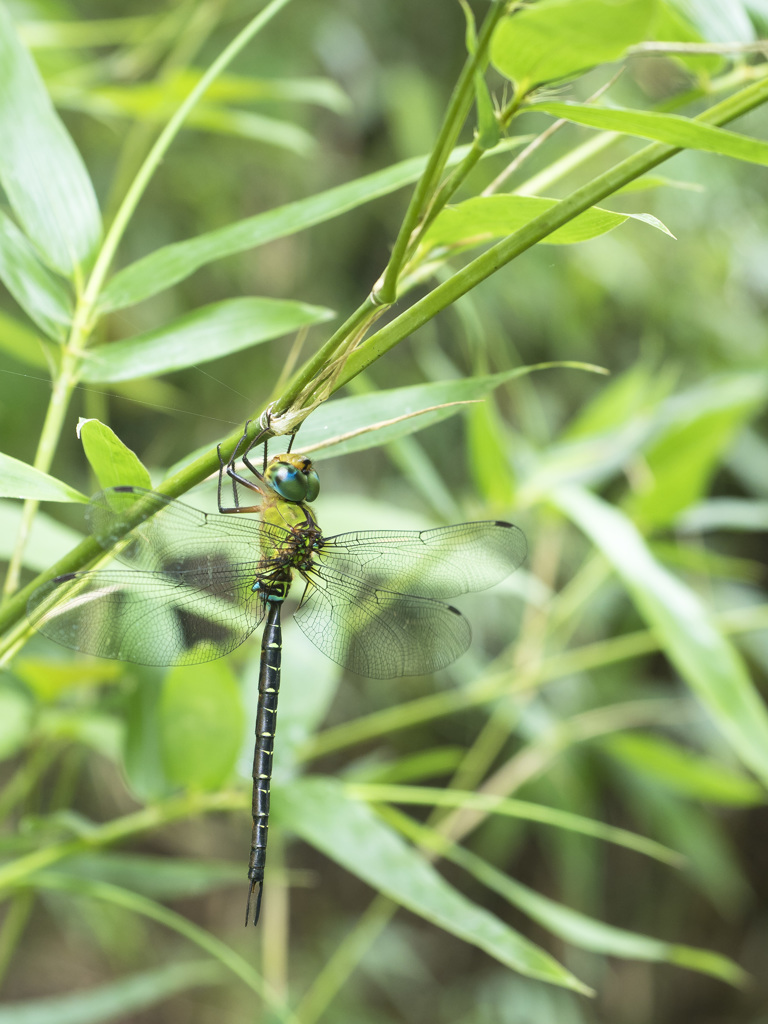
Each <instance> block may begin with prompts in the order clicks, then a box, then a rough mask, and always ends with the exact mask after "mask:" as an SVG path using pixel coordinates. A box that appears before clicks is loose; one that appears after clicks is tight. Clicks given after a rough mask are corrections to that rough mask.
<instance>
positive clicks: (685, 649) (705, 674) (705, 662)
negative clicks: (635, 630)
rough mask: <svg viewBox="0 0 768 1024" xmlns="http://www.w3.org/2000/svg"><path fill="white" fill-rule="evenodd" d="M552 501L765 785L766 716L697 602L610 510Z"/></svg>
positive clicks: (586, 500)
mask: <svg viewBox="0 0 768 1024" xmlns="http://www.w3.org/2000/svg"><path fill="white" fill-rule="evenodd" d="M552 498H553V501H554V503H555V504H556V505H557V506H558V507H559V508H560V509H561V510H562V511H563V512H564V513H565V514H566V515H567V516H568V517H569V518H570V519H572V520H573V522H575V523H576V525H577V526H578V527H579V528H580V529H581V530H582V531H583V532H584V533H586V534H587V536H588V537H590V539H591V540H592V542H593V543H594V544H595V546H596V547H597V548H599V549H600V550H601V551H602V552H603V554H604V555H605V557H606V558H607V559H608V561H609V562H610V563H611V564H612V565H613V567H614V569H615V570H616V572H617V573H618V575H619V576H620V577H621V579H622V581H623V583H624V585H625V587H626V588H627V590H628V591H629V593H630V595H631V597H632V599H633V601H634V603H635V605H636V606H637V609H638V611H639V612H640V614H641V615H642V616H643V618H644V619H645V621H646V622H647V623H648V625H649V626H650V627H651V628H652V629H653V630H654V631H655V632H656V634H657V636H658V637H659V640H660V642H661V645H662V647H663V649H664V651H665V653H666V654H667V657H668V658H669V659H670V661H671V662H672V664H673V665H674V666H675V668H676V669H677V670H678V672H679V673H680V675H681V676H682V677H683V679H685V681H686V682H687V683H688V685H689V686H690V687H691V689H692V690H693V691H694V693H696V694H697V696H698V697H699V699H700V700H701V702H702V703H703V704H704V706H705V707H706V708H707V709H708V711H709V713H710V714H711V716H712V718H713V719H714V721H715V722H716V724H717V725H718V726H719V728H720V729H721V730H722V732H723V733H724V735H725V736H726V737H727V738H728V739H729V740H730V742H731V745H732V746H733V749H734V751H735V752H736V753H737V754H738V756H739V757H740V758H741V759H742V761H743V762H744V764H746V765H747V766H748V767H749V768H751V769H752V771H754V772H755V774H756V775H758V776H759V778H760V779H761V780H762V782H763V784H764V785H768V712H767V711H766V709H765V706H764V704H763V702H762V700H761V699H760V697H759V695H758V694H757V691H756V690H755V688H754V686H753V684H752V681H751V680H750V678H749V674H748V672H747V669H746V666H745V665H744V662H743V660H742V658H741V656H740V655H739V653H738V651H737V650H736V648H735V647H733V645H732V644H731V643H730V642H729V641H728V640H726V638H725V637H724V636H722V635H721V633H720V632H719V631H718V629H717V627H716V626H715V624H714V623H713V621H712V618H711V616H710V614H709V613H708V611H707V610H706V608H705V607H704V606H703V604H702V603H701V601H700V600H699V598H698V597H697V595H696V594H695V593H694V592H693V591H692V590H690V589H689V588H688V587H686V586H685V584H683V583H682V582H681V581H680V580H679V579H677V578H676V577H675V576H673V575H672V574H671V573H669V572H667V571H666V569H664V568H662V566H661V565H659V564H658V562H656V561H655V560H654V558H653V557H652V555H651V553H650V552H649V550H648V548H647V546H646V544H645V541H644V540H643V538H642V537H641V535H640V533H639V532H638V531H637V529H636V528H635V526H634V525H633V524H632V522H631V521H630V520H629V519H628V518H627V517H626V516H625V515H624V514H623V513H622V512H620V511H619V510H618V509H615V508H612V507H611V506H610V505H608V504H606V503H605V502H604V501H602V500H601V499H600V498H598V497H596V496H595V495H593V494H591V493H589V492H587V491H584V490H581V489H578V488H575V487H570V488H565V487H564V488H561V489H559V490H557V491H555V492H554V494H553V496H552Z"/></svg>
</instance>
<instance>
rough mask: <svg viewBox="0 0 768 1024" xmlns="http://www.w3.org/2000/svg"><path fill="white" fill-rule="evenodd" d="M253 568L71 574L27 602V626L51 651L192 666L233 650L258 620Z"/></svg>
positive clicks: (260, 614)
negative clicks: (59, 647)
mask: <svg viewBox="0 0 768 1024" xmlns="http://www.w3.org/2000/svg"><path fill="white" fill-rule="evenodd" d="M257 572H258V566H256V565H254V564H251V565H244V566H236V567H232V566H228V567H226V568H221V567H218V568H215V567H209V566H208V567H203V566H197V567H196V568H195V569H191V570H183V571H179V572H175V573H173V572H143V571H140V570H127V571H120V570H115V571H112V570H111V569H104V570H101V569H99V570H95V571H94V572H80V573H71V574H69V575H67V576H60V577H58V578H57V579H55V580H52V581H51V582H49V583H47V584H46V585H45V586H43V587H40V588H39V589H38V590H36V591H35V593H34V594H33V595H32V597H31V598H30V600H29V605H28V608H27V611H28V613H29V616H30V618H31V620H32V623H33V625H34V626H35V627H36V628H37V629H39V630H40V632H41V633H43V634H44V635H45V636H47V637H49V638H50V639H51V640H55V641H56V643H59V644H63V645H64V646H65V647H71V648H73V649H74V650H77V651H83V652H85V653H86V654H95V655H98V656H99V657H101V658H116V659H118V660H120V661H132V662H135V663H136V664H139V665H194V664H197V663H199V662H203V661H213V660H214V659H215V658H221V657H223V656H224V655H225V654H228V653H229V652H230V651H232V650H234V649H235V648H236V647H239V646H240V644H241V643H243V641H244V640H245V639H246V638H247V637H248V636H249V635H250V634H251V633H252V632H253V630H254V629H255V628H256V626H258V624H259V622H260V621H261V619H262V618H263V615H264V609H263V602H262V600H261V598H260V597H259V595H258V594H256V593H254V592H253V589H252V587H253V583H254V580H255V579H256V576H257Z"/></svg>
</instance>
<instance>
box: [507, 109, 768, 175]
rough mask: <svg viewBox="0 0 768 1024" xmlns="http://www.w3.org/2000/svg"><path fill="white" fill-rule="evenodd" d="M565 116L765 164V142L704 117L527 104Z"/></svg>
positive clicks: (767, 161) (767, 157)
mask: <svg viewBox="0 0 768 1024" xmlns="http://www.w3.org/2000/svg"><path fill="white" fill-rule="evenodd" d="M526 109H527V110H531V111H540V112H542V113H544V114H551V115H552V116H553V117H558V118H565V120H566V121H573V122H574V124H583V125H586V126H587V127H588V128H600V129H602V130H604V131H609V132H621V133H622V134H624V135H637V136H639V137H640V138H642V139H652V140H655V141H657V142H665V143H667V145H670V146H678V147H679V148H680V149H701V150H704V151H705V152H707V153H719V154H720V155H721V156H730V157H733V158H734V159H735V160H745V161H747V163H753V164H760V165H761V166H763V167H765V166H767V165H768V142H762V141H761V140H760V139H750V138H748V137H747V136H746V135H739V134H738V133H737V132H729V131H727V130H726V129H725V128H715V127H714V126H713V125H708V124H705V123H704V122H703V121H699V120H692V119H690V118H687V117H680V116H679V115H677V114H656V113H651V112H649V111H645V110H643V111H641V110H628V109H625V108H623V107H595V106H589V105H582V104H579V103H554V102H552V103H550V102H546V103H532V104H531V105H530V106H529V107H527V108H526Z"/></svg>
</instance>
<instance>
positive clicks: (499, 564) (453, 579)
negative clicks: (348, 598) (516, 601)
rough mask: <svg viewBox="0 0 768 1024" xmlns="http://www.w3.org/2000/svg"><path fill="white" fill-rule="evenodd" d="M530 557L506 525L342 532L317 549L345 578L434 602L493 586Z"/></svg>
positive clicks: (520, 539)
mask: <svg viewBox="0 0 768 1024" xmlns="http://www.w3.org/2000/svg"><path fill="white" fill-rule="evenodd" d="M526 553H527V545H526V542H525V535H524V534H523V532H522V530H519V529H518V528H517V527H516V526H513V525H512V524H511V523H504V522H482V523H460V524H458V525H457V526H441V527H438V528H437V529H434V530H422V531H420V532H408V531H401V530H376V531H364V532H360V533H343V534H340V535H339V536H337V537H326V538H324V539H323V540H322V542H321V545H320V551H319V554H320V559H321V560H322V561H323V562H324V563H325V564H327V565H328V566H329V567H332V568H333V569H335V570H337V571H338V572H341V573H344V574H345V575H348V576H357V577H363V578H364V579H365V580H366V581H367V582H368V583H369V584H371V585H372V586H374V587H381V588H383V589H386V590H392V591H396V592H399V593H409V594H415V595H418V596H420V597H432V598H444V597H454V596H455V595H456V594H465V593H467V592H469V591H473V590H485V589H486V587H492V586H493V585H494V584H495V583H499V582H501V580H503V579H505V578H506V577H507V576H509V574H510V573H511V572H514V571H515V569H517V568H518V566H519V565H520V564H521V563H522V562H523V560H524V559H525V556H526Z"/></svg>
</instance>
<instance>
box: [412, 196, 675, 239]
mask: <svg viewBox="0 0 768 1024" xmlns="http://www.w3.org/2000/svg"><path fill="white" fill-rule="evenodd" d="M557 202H558V201H557V200H556V199H547V198H545V197H543V196H513V195H498V196H477V197H475V198H474V199H467V200H466V201H465V202H463V203H458V204H457V205H456V206H449V207H447V208H446V209H445V210H443V211H442V212H441V213H440V214H439V215H438V217H437V218H436V219H435V222H434V224H433V225H432V226H431V227H430V228H429V230H428V231H427V232H426V234H425V235H424V238H423V240H422V242H421V248H422V251H425V252H429V251H430V250H433V249H436V248H440V247H442V246H448V247H451V248H460V249H465V248H468V247H471V246H475V245H483V244H485V243H487V242H492V241H495V240H496V239H499V238H506V237H507V235H511V234H513V233H514V232H515V231H518V230H519V229H520V228H522V227H524V225H526V224H528V223H530V221H532V220H534V219H535V218H536V217H538V216H539V215H540V214H542V213H546V211H547V210H551V209H552V208H553V207H555V206H557ZM628 218H632V219H633V220H640V221H643V222H644V223H646V224H651V225H652V226H653V227H656V228H659V230H661V231H664V232H665V233H666V234H668V235H672V232H671V231H669V230H668V229H667V228H666V227H665V226H664V225H663V224H662V223H661V221H659V220H657V219H656V218H655V217H653V216H651V215H650V214H645V213H613V212H612V211H610V210H604V209H602V208H601V207H599V206H593V207H592V209H591V210H586V211H585V212H584V213H581V214H579V216H578V217H574V218H573V220H571V221H569V222H568V223H567V224H564V225H563V227H561V228H558V229H557V230H556V231H553V232H552V234H551V235H547V237H546V238H543V239H542V242H543V243H546V244H547V245H570V244H572V243H574V242H586V241H588V240H589V239H590V238H596V237H597V236H598V235H604V234H605V233H606V232H608V231H612V230H613V228H616V227H618V226H619V225H620V224H623V223H624V222H625V221H626V220H627V219H628ZM672 237H674V235H672Z"/></svg>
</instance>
